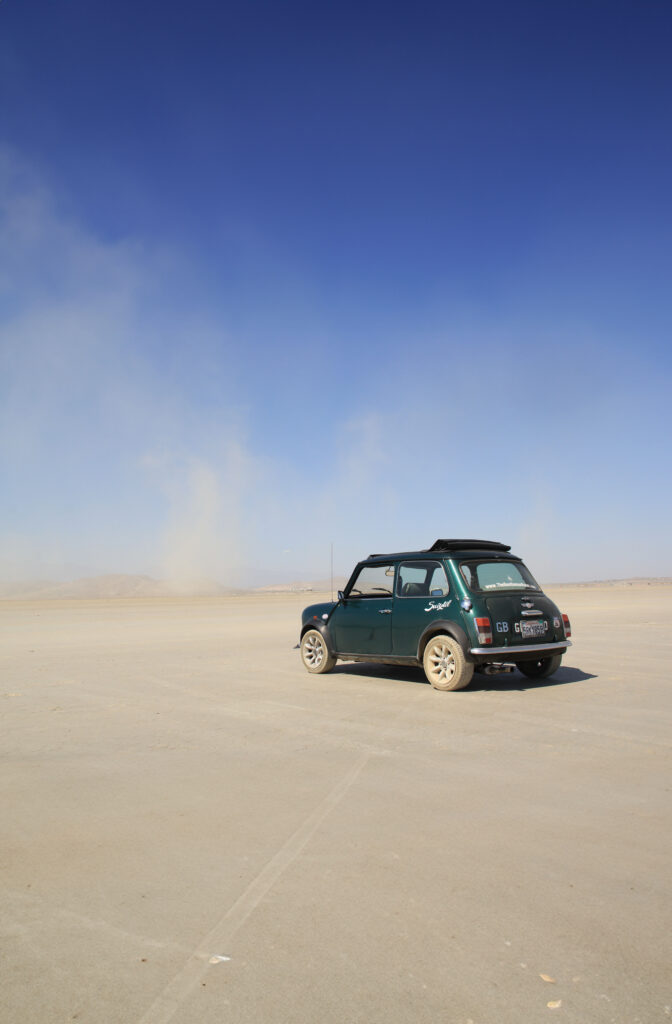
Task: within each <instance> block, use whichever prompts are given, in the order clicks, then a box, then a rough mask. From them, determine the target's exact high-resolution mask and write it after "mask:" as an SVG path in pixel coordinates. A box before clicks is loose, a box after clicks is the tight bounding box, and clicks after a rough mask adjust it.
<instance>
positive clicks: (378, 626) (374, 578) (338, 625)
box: [329, 563, 395, 655]
mask: <svg viewBox="0 0 672 1024" xmlns="http://www.w3.org/2000/svg"><path fill="white" fill-rule="evenodd" d="M394 570H395V567H394V564H393V563H386V564H379V565H363V566H362V568H361V569H360V571H359V573H358V574H357V576H356V577H355V579H354V581H353V583H352V585H351V586H350V587H349V589H348V590H347V591H346V593H345V596H344V598H343V599H342V600H341V601H340V602H339V605H338V607H337V608H336V609H335V610H334V612H333V614H332V616H331V618H330V620H329V629H330V632H331V635H332V637H333V641H334V645H335V647H336V650H337V651H338V652H339V653H340V654H354V655H358V654H361V655H367V654H369V655H376V654H380V655H384V654H390V653H391V650H392V602H393V593H394Z"/></svg>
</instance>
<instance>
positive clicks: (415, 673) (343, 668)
mask: <svg viewBox="0 0 672 1024" xmlns="http://www.w3.org/2000/svg"><path fill="white" fill-rule="evenodd" d="M332 672H334V673H338V674H340V675H348V676H362V677H365V678H370V679H394V680H396V681H397V682H400V683H401V682H404V683H419V684H420V685H423V686H429V683H428V682H427V677H426V676H425V673H424V672H423V670H422V669H421V668H414V667H413V666H407V665H381V664H374V663H371V664H368V663H365V662H352V661H350V662H348V661H346V662H339V663H338V664H337V665H336V666H335V667H334V668H333V669H332ZM589 679H597V676H596V675H595V673H591V672H583V671H582V670H581V669H580V668H574V667H572V666H571V665H567V666H561V667H560V668H559V669H558V671H557V672H556V673H555V675H553V676H552V677H551V678H550V679H528V678H527V676H524V675H523V674H522V672H519V671H518V670H517V669H516V671H515V672H498V673H497V674H496V675H491V676H486V675H483V674H482V673H480V672H474V675H473V678H472V680H471V682H470V683H469V686H468V687H467V688H466V690H458V691H457V692H458V693H470V692H471V693H474V692H475V691H478V690H481V691H488V692H495V691H507V690H508V691H512V690H518V691H522V690H539V689H541V688H543V687H546V686H567V685H568V684H569V683H584V682H587V680H589Z"/></svg>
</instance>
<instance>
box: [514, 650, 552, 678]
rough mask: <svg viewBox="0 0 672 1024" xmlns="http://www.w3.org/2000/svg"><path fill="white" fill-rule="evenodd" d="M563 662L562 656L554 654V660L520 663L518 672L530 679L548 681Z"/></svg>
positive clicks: (544, 659)
mask: <svg viewBox="0 0 672 1024" xmlns="http://www.w3.org/2000/svg"><path fill="white" fill-rule="evenodd" d="M561 661H562V655H561V654H554V655H553V657H552V658H539V660H538V661H519V662H518V671H519V672H522V673H523V675H524V676H527V678H528V679H548V677H549V676H552V675H553V673H554V672H557V671H558V669H559V668H560V662H561Z"/></svg>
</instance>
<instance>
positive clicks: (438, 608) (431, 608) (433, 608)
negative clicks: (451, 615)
mask: <svg viewBox="0 0 672 1024" xmlns="http://www.w3.org/2000/svg"><path fill="white" fill-rule="evenodd" d="M452 601H453V599H452V597H451V599H450V601H442V602H441V604H436V603H435V602H434V601H430V602H429V604H428V605H427V607H426V608H425V611H426V612H442V611H443V609H444V608H447V607H448V605H449V604H452Z"/></svg>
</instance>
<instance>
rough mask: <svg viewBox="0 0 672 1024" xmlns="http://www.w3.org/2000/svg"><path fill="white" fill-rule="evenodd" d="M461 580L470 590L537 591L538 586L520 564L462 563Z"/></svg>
mask: <svg viewBox="0 0 672 1024" xmlns="http://www.w3.org/2000/svg"><path fill="white" fill-rule="evenodd" d="M460 572H461V573H462V578H463V579H464V582H465V583H466V584H467V586H468V587H469V589H470V590H482V591H492V590H539V589H540V587H539V584H538V583H537V582H536V580H535V579H534V577H533V575H532V573H531V572H530V570H529V569H528V568H527V566H525V565H523V563H522V562H500V561H497V562H486V561H483V562H481V561H473V562H462V563H461V565H460Z"/></svg>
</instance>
